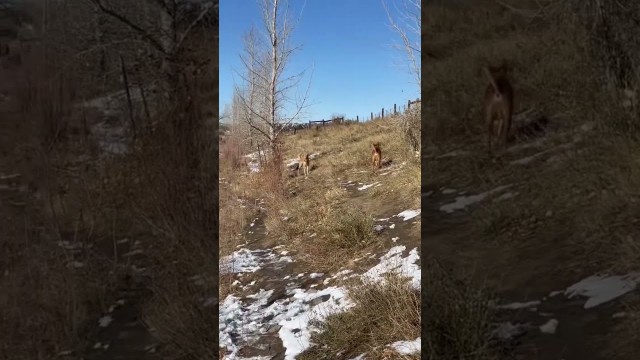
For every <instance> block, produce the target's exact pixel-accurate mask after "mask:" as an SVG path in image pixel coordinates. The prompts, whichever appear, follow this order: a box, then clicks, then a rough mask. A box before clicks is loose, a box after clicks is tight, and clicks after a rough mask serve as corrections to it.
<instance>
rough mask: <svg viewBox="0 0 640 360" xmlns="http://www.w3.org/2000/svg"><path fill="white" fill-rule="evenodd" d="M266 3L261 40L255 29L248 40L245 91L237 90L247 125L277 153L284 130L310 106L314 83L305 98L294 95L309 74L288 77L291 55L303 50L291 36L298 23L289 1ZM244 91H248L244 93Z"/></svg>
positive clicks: (270, 1) (279, 0)
mask: <svg viewBox="0 0 640 360" xmlns="http://www.w3.org/2000/svg"><path fill="white" fill-rule="evenodd" d="M284 2H285V3H284V4H281V0H262V2H261V12H262V20H263V22H264V28H263V30H262V32H260V34H261V35H264V38H265V39H266V40H268V42H263V41H260V40H261V39H260V38H258V36H257V35H258V32H256V31H255V30H254V29H252V30H251V31H249V33H248V34H247V36H246V37H245V53H244V54H243V55H241V57H240V58H241V60H242V63H243V66H244V70H245V74H240V76H241V78H242V80H243V81H244V83H245V85H244V89H241V88H240V87H237V89H238V90H239V91H238V92H237V93H238V94H239V95H240V99H241V100H242V103H243V104H244V105H245V108H246V110H247V113H246V116H245V121H246V122H247V124H248V125H249V126H250V127H251V128H252V129H253V130H255V131H256V132H257V133H259V134H260V135H261V136H262V137H263V138H264V139H266V140H267V142H268V145H269V147H270V148H271V150H272V151H273V152H274V154H275V153H276V152H277V151H278V142H279V136H280V133H281V132H282V130H283V129H284V128H285V127H286V126H288V125H289V124H291V123H292V122H293V121H294V120H296V119H298V118H300V116H301V115H302V114H303V112H304V110H305V109H306V108H307V107H308V93H309V86H310V85H311V80H309V84H308V85H307V87H306V89H305V92H304V94H303V95H302V96H301V97H295V96H291V91H292V90H294V89H296V88H297V87H298V86H299V85H300V83H301V80H302V78H303V76H304V74H305V72H306V70H305V71H302V72H300V73H297V74H292V75H287V76H285V69H286V68H287V65H288V64H289V61H290V60H291V56H292V55H293V54H294V53H295V52H296V51H297V50H299V49H300V46H292V45H291V44H290V37H291V34H292V32H293V30H294V25H295V24H294V23H293V22H292V21H291V20H290V19H289V6H288V1H287V0H284ZM243 90H244V91H243Z"/></svg>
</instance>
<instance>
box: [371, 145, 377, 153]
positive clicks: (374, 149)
mask: <svg viewBox="0 0 640 360" xmlns="http://www.w3.org/2000/svg"><path fill="white" fill-rule="evenodd" d="M371 148H372V149H373V151H375V152H378V146H376V143H371Z"/></svg>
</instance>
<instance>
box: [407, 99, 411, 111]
mask: <svg viewBox="0 0 640 360" xmlns="http://www.w3.org/2000/svg"><path fill="white" fill-rule="evenodd" d="M409 109H411V100H407V110H409Z"/></svg>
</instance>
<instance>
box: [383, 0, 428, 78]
mask: <svg viewBox="0 0 640 360" xmlns="http://www.w3.org/2000/svg"><path fill="white" fill-rule="evenodd" d="M393 5H394V9H393V11H391V10H390V9H389V7H388V6H387V3H386V1H385V0H382V6H384V10H385V12H386V13H387V18H388V19H389V26H390V27H391V28H392V29H393V31H395V32H396V33H397V34H398V35H399V36H400V39H401V40H402V43H401V44H396V45H394V47H395V48H396V49H399V50H401V51H403V52H404V53H405V55H406V57H407V61H408V66H409V70H410V72H411V74H412V75H413V76H414V79H415V80H416V84H417V85H418V86H420V83H421V82H420V81H421V65H422V63H421V61H420V49H421V35H422V34H421V32H420V29H421V21H422V20H421V12H420V9H421V8H420V6H421V4H420V0H402V1H399V2H398V1H393ZM392 13H395V14H396V16H395V17H394V16H393V15H392Z"/></svg>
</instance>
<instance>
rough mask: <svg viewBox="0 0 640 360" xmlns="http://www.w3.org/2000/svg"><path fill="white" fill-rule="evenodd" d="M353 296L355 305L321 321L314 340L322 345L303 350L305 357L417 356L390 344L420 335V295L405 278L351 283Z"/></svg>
mask: <svg viewBox="0 0 640 360" xmlns="http://www.w3.org/2000/svg"><path fill="white" fill-rule="evenodd" d="M348 289H349V298H350V299H351V300H352V301H353V303H354V304H355V306H354V307H353V308H351V309H349V311H347V312H345V313H341V314H337V315H332V316H329V317H328V318H327V320H326V321H325V322H323V323H320V324H317V326H318V327H319V330H320V332H319V333H318V334H316V335H315V336H312V339H311V341H312V342H313V343H315V344H322V346H317V347H313V348H312V349H310V350H308V351H306V352H304V353H302V354H301V355H300V356H299V358H300V359H303V360H305V359H306V360H315V359H334V358H335V356H336V355H335V354H340V357H341V358H347V359H349V358H353V357H356V356H358V355H360V354H362V353H367V355H366V357H367V359H414V358H415V359H417V358H419V357H417V356H416V355H412V357H408V356H401V355H400V354H397V353H395V352H394V351H391V349H389V348H388V347H387V346H386V345H389V344H392V343H393V342H395V341H401V340H407V339H416V338H418V337H420V294H419V292H418V291H416V290H415V289H413V287H411V285H410V284H409V283H408V282H407V280H406V279H405V278H402V277H400V276H397V275H391V276H389V277H387V278H386V282H385V283H384V284H380V283H377V284H370V283H366V284H363V283H361V282H358V284H351V285H349V286H348Z"/></svg>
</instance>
